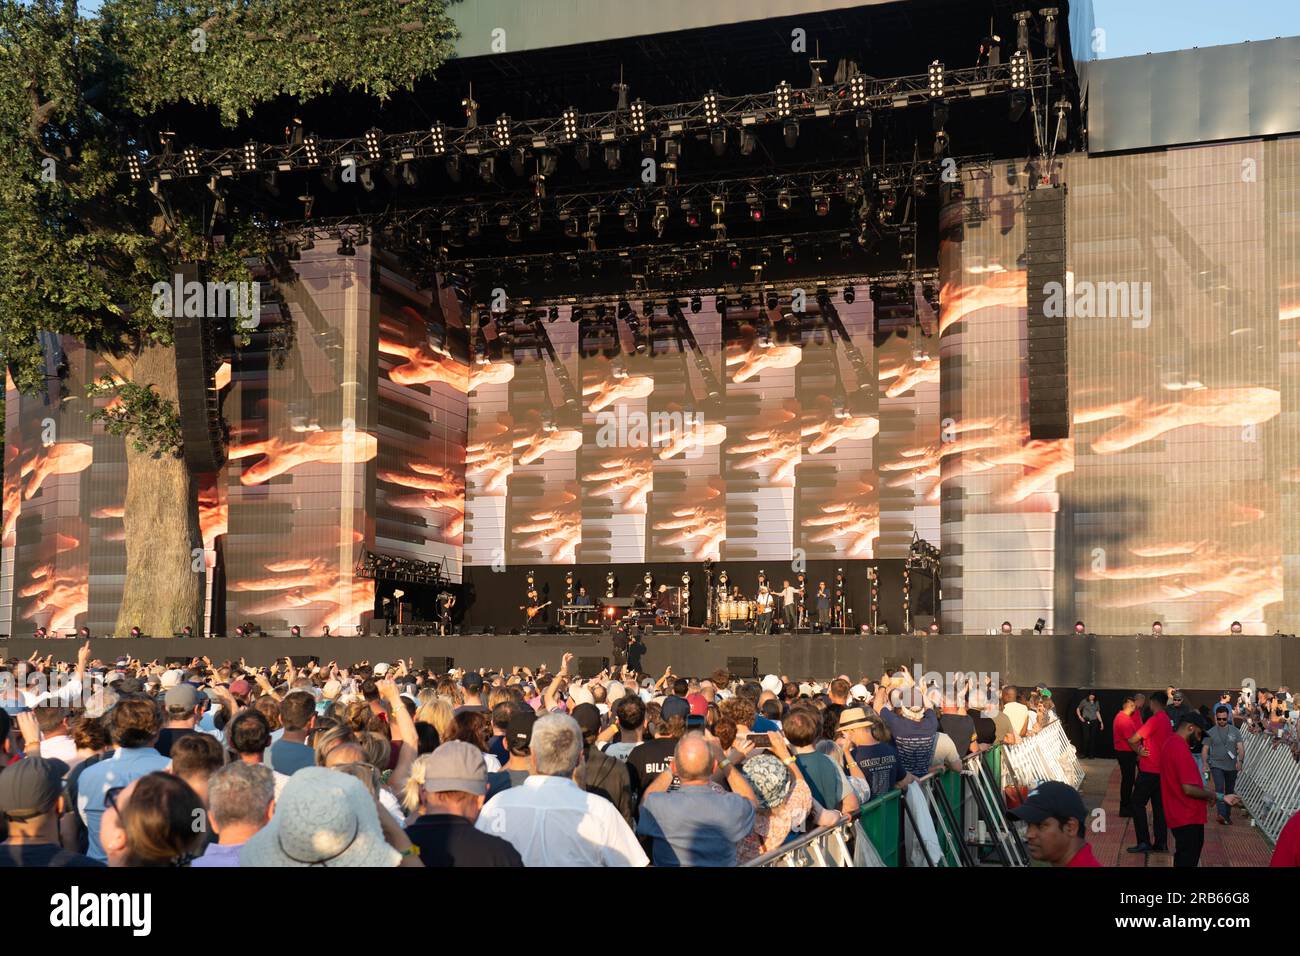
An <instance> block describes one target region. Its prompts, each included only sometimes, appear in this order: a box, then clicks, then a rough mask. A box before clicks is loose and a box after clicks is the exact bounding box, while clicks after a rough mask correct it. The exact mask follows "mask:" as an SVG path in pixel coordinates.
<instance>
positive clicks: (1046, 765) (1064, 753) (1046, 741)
mask: <svg viewBox="0 0 1300 956" xmlns="http://www.w3.org/2000/svg"><path fill="white" fill-rule="evenodd" d="M1002 753H1003V755H1004V760H1003V764H1002V766H1003V768H1004V776H1003V782H1004V783H1011V784H1014V785H1016V786H1020V787H1027V788H1030V789H1032V788H1034V787H1036V786H1037V785H1038V784H1040V783H1043V782H1044V781H1047V780H1056V781H1058V782H1060V783H1068V784H1069V785H1070V786H1072V787H1074V788H1075V789H1076V790H1077V789H1078V788H1079V787H1080V786H1081V785H1082V784H1083V777H1084V770H1083V766H1082V764H1080V763H1079V757H1078V754H1077V753H1075V750H1074V744H1072V743H1070V738H1069V737H1067V736H1066V735H1065V725H1064V724H1063V723H1062V722H1061V721H1059V720H1057V721H1054V722H1053V723H1052V725H1051V726H1050V727H1048V728H1047V729H1046V730H1044V731H1043V732H1042V733H1038V734H1034V735H1033V736H1032V737H1026V738H1025V739H1024V740H1022V741H1020V743H1018V744H1013V745H1011V746H1006V747H1003V748H1002Z"/></svg>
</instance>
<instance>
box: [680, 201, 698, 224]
mask: <svg viewBox="0 0 1300 956" xmlns="http://www.w3.org/2000/svg"><path fill="white" fill-rule="evenodd" d="M682 212H684V213H685V214H686V225H688V226H698V225H699V224H700V211H699V210H698V209H696V208H695V204H694V203H693V202H691V201H690V200H689V199H683V200H682Z"/></svg>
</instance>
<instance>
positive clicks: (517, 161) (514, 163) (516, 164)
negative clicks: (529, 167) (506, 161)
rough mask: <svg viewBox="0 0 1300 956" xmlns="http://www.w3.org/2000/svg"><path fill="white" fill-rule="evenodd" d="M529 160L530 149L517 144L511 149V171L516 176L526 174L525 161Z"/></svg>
mask: <svg viewBox="0 0 1300 956" xmlns="http://www.w3.org/2000/svg"><path fill="white" fill-rule="evenodd" d="M527 161H528V150H526V149H524V147H522V146H516V147H515V148H514V149H512V150H511V151H510V171H511V172H512V173H514V174H515V175H516V176H522V175H523V174H524V163H526V162H527Z"/></svg>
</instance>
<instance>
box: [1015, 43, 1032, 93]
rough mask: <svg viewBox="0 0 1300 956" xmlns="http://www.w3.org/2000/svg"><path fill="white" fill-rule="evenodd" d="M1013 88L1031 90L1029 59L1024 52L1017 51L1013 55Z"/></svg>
mask: <svg viewBox="0 0 1300 956" xmlns="http://www.w3.org/2000/svg"><path fill="white" fill-rule="evenodd" d="M1011 88H1012V89H1013V90H1027V89H1029V57H1028V56H1027V55H1026V54H1025V51H1024V50H1017V51H1016V52H1015V53H1013V54H1011Z"/></svg>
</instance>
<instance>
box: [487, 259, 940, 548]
mask: <svg viewBox="0 0 1300 956" xmlns="http://www.w3.org/2000/svg"><path fill="white" fill-rule="evenodd" d="M816 289H817V283H816V282H810V283H809V284H808V290H807V295H806V298H805V299H804V301H803V302H801V303H799V305H802V306H803V308H802V309H796V308H792V307H791V306H792V302H791V300H790V299H789V298H788V297H783V298H782V299H781V300H780V301H779V302H777V303H775V306H774V307H773V308H768V307H767V306H768V302H767V301H766V299H763V300H761V301H753V300H749V299H748V297H747V298H746V299H744V300H742V299H740V298H738V297H733V298H732V300H731V301H727V302H723V303H721V305H722V307H721V308H719V303H718V302H717V301H716V300H715V299H714V297H713V296H706V297H702V299H701V300H700V301H699V303H698V304H699V306H700V309H699V311H691V310H690V307H689V300H690V297H689V296H686V297H683V298H682V300H681V305H682V309H680V310H677V309H672V310H670V309H668V308H666V303H665V302H663V301H662V300H660V301H659V302H657V303H650V304H649V308H647V304H646V303H642V302H641V301H639V300H638V301H636V302H635V303H628V305H627V308H626V309H620V308H618V307H617V306H614V305H612V304H611V305H610V306H609V307H608V311H605V310H602V311H601V313H597V312H596V311H595V310H594V309H591V308H587V309H581V308H580V311H578V312H576V313H575V310H574V308H572V307H567V308H561V309H559V310H558V315H556V316H555V317H554V318H553V319H552V320H551V321H528V322H525V321H523V320H521V319H520V318H517V317H511V316H509V315H501V316H497V317H495V320H494V321H492V322H491V323H488V324H487V325H486V329H485V335H484V339H483V340H481V341H480V344H479V347H478V349H477V350H476V351H477V354H476V356H475V358H474V359H473V360H472V364H471V382H470V392H469V443H468V446H467V448H466V457H465V477H466V485H467V495H466V534H465V562H466V564H467V565H484V566H491V565H495V566H498V567H506V566H519V565H526V564H530V563H535V564H562V565H573V564H596V565H608V564H630V563H644V562H665V561H667V562H671V561H681V562H691V563H697V562H702V561H705V560H713V561H728V560H730V561H770V562H773V563H774V564H780V563H786V564H789V563H790V562H795V561H798V560H800V559H809V558H842V559H856V558H862V559H868V558H873V557H889V558H895V557H904V556H906V555H907V553H908V549H909V547H910V545H911V543H912V540H913V535H914V533H920V534H921V535H922V536H923V537H925V538H927V539H928V540H930V541H931V542H932V543H937V540H938V494H937V490H938V489H937V472H936V470H935V468H936V466H937V459H936V458H935V453H934V449H933V448H932V447H931V446H932V445H933V443H934V436H935V434H936V433H937V431H938V426H939V420H938V419H939V415H938V411H939V409H938V379H939V360H938V352H937V339H936V338H934V337H933V333H934V331H935V329H936V328H937V317H936V316H935V315H934V312H933V309H932V308H931V306H930V304H929V303H928V302H927V301H926V299H925V297H924V295H923V294H922V289H921V287H920V286H919V285H918V284H911V285H908V286H907V287H906V288H905V290H904V295H905V298H906V310H910V312H909V315H910V318H909V320H908V321H907V322H904V323H899V324H898V329H897V330H896V331H894V330H890V329H884V330H882V329H879V328H878V327H877V325H878V324H877V322H876V321H875V316H874V315H873V302H872V299H871V297H870V295H869V294H868V288H867V287H866V286H859V287H858V288H856V289H854V290H853V292H852V293H851V294H850V296H849V297H848V298H850V299H851V300H852V301H845V296H844V295H843V290H842V288H840V287H839V286H836V289H835V291H836V295H835V297H834V300H833V301H832V304H831V307H830V308H825V307H823V305H824V304H819V302H818V298H817V296H816V294H815V292H816ZM895 306H896V307H897V303H895ZM877 342H879V345H877Z"/></svg>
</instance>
